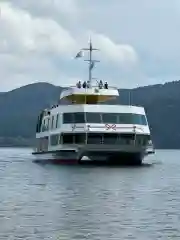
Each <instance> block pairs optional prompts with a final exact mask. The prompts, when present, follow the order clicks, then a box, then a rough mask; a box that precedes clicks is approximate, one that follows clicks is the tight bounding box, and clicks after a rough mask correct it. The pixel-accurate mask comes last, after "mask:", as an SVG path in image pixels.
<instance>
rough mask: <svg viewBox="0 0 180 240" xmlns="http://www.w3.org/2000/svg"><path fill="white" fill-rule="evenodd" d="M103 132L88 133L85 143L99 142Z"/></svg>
mask: <svg viewBox="0 0 180 240" xmlns="http://www.w3.org/2000/svg"><path fill="white" fill-rule="evenodd" d="M102 137H103V134H101V133H88V135H87V143H88V144H101V143H102Z"/></svg>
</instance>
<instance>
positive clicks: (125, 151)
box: [33, 144, 154, 165]
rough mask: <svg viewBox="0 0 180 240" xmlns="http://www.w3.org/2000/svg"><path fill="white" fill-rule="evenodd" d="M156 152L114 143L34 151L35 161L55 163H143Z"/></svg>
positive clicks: (145, 148)
mask: <svg viewBox="0 0 180 240" xmlns="http://www.w3.org/2000/svg"><path fill="white" fill-rule="evenodd" d="M151 153H154V150H153V148H152V149H150V148H147V147H142V146H141V147H137V146H129V145H128V146H125V145H122V146H112V145H102V144H101V145H81V146H77V145H74V146H73V145H71V146H64V149H59V150H53V151H47V152H34V153H33V155H34V157H35V161H43V162H44V161H45V162H54V163H79V164H80V163H83V162H94V163H96V162H106V163H110V164H111V163H116V164H128V165H129V164H141V163H142V161H143V159H144V157H145V156H146V155H148V154H151Z"/></svg>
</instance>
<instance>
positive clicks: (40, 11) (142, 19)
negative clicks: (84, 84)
mask: <svg viewBox="0 0 180 240" xmlns="http://www.w3.org/2000/svg"><path fill="white" fill-rule="evenodd" d="M179 6H180V4H179V1H178V0H174V1H168V0H159V1H157V0H151V1H149V0H136V1H132V0H126V1H124V0H113V1H108V0H98V1H95V0H92V1H88V0H65V1H64V0H43V1H37V0H4V1H2V0H1V1H0V8H1V16H0V77H1V91H3V90H8V89H11V88H15V87H17V86H19V85H24V84H28V83H32V82H35V81H49V82H52V83H55V84H58V85H62V84H66V85H67V84H68V83H70V84H72V80H76V79H82V78H83V77H86V76H87V75H85V74H86V71H85V69H86V70H87V66H86V65H85V66H84V65H83V64H81V62H79V61H78V62H76V61H72V58H73V56H74V55H75V54H76V53H77V51H78V50H79V49H80V48H81V47H86V46H87V44H88V38H89V34H91V36H92V40H93V44H94V47H97V48H100V50H101V51H100V53H97V54H98V56H97V58H99V59H100V60H101V64H100V65H98V67H97V68H96V70H95V72H94V75H96V76H97V75H98V76H99V77H100V78H101V77H102V78H104V79H113V80H111V82H112V83H115V84H116V85H118V86H119V87H132V86H137V85H147V84H151V83H155V81H157V82H161V81H166V79H168V80H169V79H171V78H172V80H174V79H173V77H174V76H180V68H179V64H180V60H179V59H180V53H179V51H177V49H179V48H180V33H179V31H178V27H179V26H178V23H179V21H180V15H179V12H180V7H179ZM98 76H97V77H98ZM161 79H162V80H161Z"/></svg>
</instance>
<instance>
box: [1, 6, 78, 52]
mask: <svg viewBox="0 0 180 240" xmlns="http://www.w3.org/2000/svg"><path fill="white" fill-rule="evenodd" d="M0 37H1V41H2V45H1V48H2V47H3V46H4V47H5V49H7V51H18V52H24V51H26V52H27V51H36V53H38V52H53V53H66V52H69V51H72V49H73V48H74V47H75V41H74V39H73V38H72V36H71V35H70V33H69V32H68V31H67V30H65V29H63V27H62V26H60V25H59V24H58V23H57V22H55V21H53V20H52V19H49V18H46V19H41V18H33V17H32V16H31V15H30V14H29V13H28V12H26V11H24V10H21V9H18V8H12V6H11V4H9V3H4V4H1V32H0Z"/></svg>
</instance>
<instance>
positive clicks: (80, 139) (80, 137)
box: [74, 133, 86, 144]
mask: <svg viewBox="0 0 180 240" xmlns="http://www.w3.org/2000/svg"><path fill="white" fill-rule="evenodd" d="M74 142H75V143H76V144H84V143H85V142H86V134H85V133H76V134H74Z"/></svg>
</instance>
